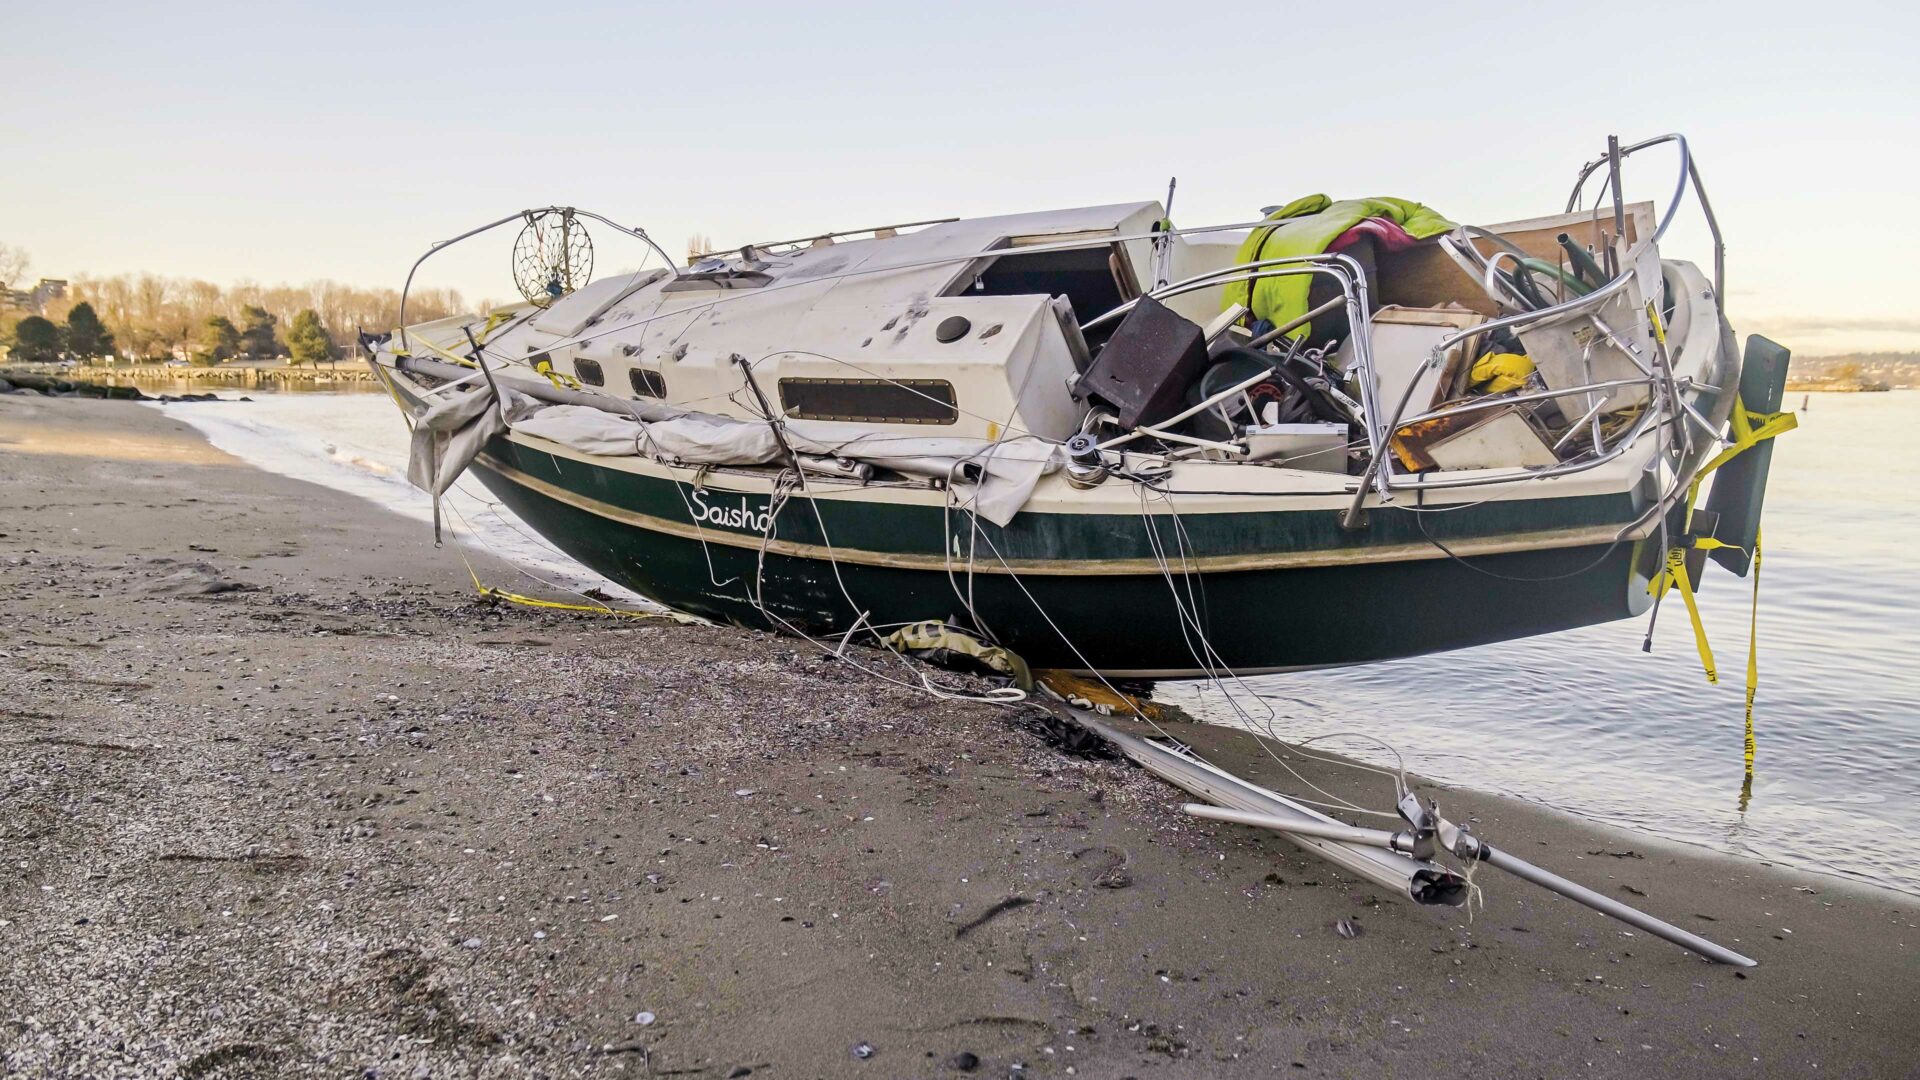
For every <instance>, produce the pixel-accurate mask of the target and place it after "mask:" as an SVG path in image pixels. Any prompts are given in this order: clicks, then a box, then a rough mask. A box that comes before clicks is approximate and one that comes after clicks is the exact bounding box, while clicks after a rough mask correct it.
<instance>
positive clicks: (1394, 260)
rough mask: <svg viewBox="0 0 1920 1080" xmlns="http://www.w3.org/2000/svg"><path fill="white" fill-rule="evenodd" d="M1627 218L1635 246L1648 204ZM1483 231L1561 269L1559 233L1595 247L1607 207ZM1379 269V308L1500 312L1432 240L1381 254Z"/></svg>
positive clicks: (1608, 227) (1648, 222) (1609, 223)
mask: <svg viewBox="0 0 1920 1080" xmlns="http://www.w3.org/2000/svg"><path fill="white" fill-rule="evenodd" d="M1626 217H1627V241H1628V242H1629V243H1637V242H1638V241H1639V238H1640V237H1642V236H1645V235H1648V234H1650V233H1651V232H1652V231H1653V228H1654V218H1653V204H1652V203H1650V202H1642V203H1630V204H1629V205H1628V206H1627V215H1626ZM1486 229H1487V231H1488V232H1492V233H1497V234H1499V235H1500V236H1501V237H1502V238H1503V239H1505V240H1506V241H1507V242H1508V243H1510V244H1512V245H1513V246H1515V247H1517V248H1519V249H1520V250H1522V251H1524V252H1526V253H1527V254H1528V255H1531V256H1533V257H1535V258H1538V259H1544V260H1546V261H1547V262H1550V263H1555V264H1560V263H1564V262H1565V261H1566V253H1565V252H1564V251H1563V250H1561V247H1560V244H1559V239H1558V238H1559V236H1560V234H1561V233H1566V234H1567V235H1569V236H1571V237H1572V238H1573V239H1574V240H1575V241H1576V242H1578V243H1580V244H1582V245H1587V244H1592V245H1594V246H1595V247H1598V246H1599V244H1600V234H1601V233H1602V232H1611V231H1612V229H1613V214H1612V211H1611V210H1610V209H1609V208H1607V207H1602V208H1601V210H1600V211H1599V220H1598V221H1597V222H1596V220H1595V215H1594V212H1592V211H1586V212H1581V213H1573V214H1557V215H1554V216H1552V217H1538V218H1526V219H1524V220H1521V221H1509V222H1504V223H1502V224H1499V225H1489V226H1486ZM1475 246H1476V247H1478V248H1479V249H1480V251H1481V253H1482V254H1488V255H1490V254H1492V253H1493V251H1494V247H1493V245H1492V244H1490V243H1487V242H1486V241H1476V242H1475ZM1379 270H1380V279H1379V280H1380V289H1379V292H1380V295H1379V297H1378V298H1377V300H1376V302H1377V303H1378V304H1380V305H1386V304H1399V305H1401V306H1403V307H1429V308H1431V307H1444V306H1445V305H1447V304H1448V303H1450V302H1451V303H1457V304H1460V305H1462V306H1464V307H1467V308H1471V309H1472V310H1474V311H1477V312H1479V313H1480V314H1482V315H1486V316H1488V317H1492V316H1495V315H1498V314H1499V313H1500V309H1499V307H1498V306H1497V305H1495V304H1494V302H1493V301H1492V300H1491V299H1490V298H1489V297H1488V296H1487V294H1486V292H1485V291H1484V290H1482V289H1481V288H1480V283H1479V282H1477V281H1475V280H1473V278H1472V277H1471V276H1469V275H1468V274H1467V273H1466V272H1465V271H1463V270H1461V269H1460V267H1459V266H1457V265H1455V263H1454V261H1453V260H1452V259H1450V258H1448V257H1447V254H1446V253H1445V252H1443V251H1441V250H1440V247H1439V244H1438V243H1437V242H1436V241H1431V240H1430V241H1427V242H1425V243H1422V244H1420V245H1418V246H1417V247H1414V248H1411V249H1409V250H1407V251H1401V252H1393V253H1386V252H1382V253H1381V254H1380V256H1379Z"/></svg>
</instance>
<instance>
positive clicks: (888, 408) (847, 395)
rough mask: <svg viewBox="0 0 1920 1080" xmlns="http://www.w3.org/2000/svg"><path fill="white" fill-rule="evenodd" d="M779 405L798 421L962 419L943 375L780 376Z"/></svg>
mask: <svg viewBox="0 0 1920 1080" xmlns="http://www.w3.org/2000/svg"><path fill="white" fill-rule="evenodd" d="M780 408H781V410H782V411H784V412H785V413H786V414H787V415H788V416H791V417H794V418H795V419H799V420H852V421H860V422H865V423H874V424H951V423H953V422H954V421H956V420H958V419H959V418H960V408H959V405H958V404H957V402H956V399H955V398H954V396H953V384H952V383H950V382H947V381H946V380H945V379H781V380H780Z"/></svg>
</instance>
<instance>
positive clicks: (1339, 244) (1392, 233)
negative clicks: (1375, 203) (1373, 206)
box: [1327, 217, 1420, 251]
mask: <svg viewBox="0 0 1920 1080" xmlns="http://www.w3.org/2000/svg"><path fill="white" fill-rule="evenodd" d="M1368 236H1370V237H1372V238H1373V243H1374V246H1376V247H1378V248H1379V249H1380V250H1382V251H1405V250H1407V249H1408V248H1410V247H1412V246H1413V245H1415V244H1417V243H1419V242H1420V241H1418V240H1415V239H1414V238H1413V237H1412V236H1410V235H1408V233H1407V230H1405V229H1403V228H1401V227H1400V226H1399V224H1398V223H1397V222H1395V221H1394V220H1393V219H1391V218H1383V217H1370V218H1367V219H1366V220H1364V221H1362V222H1360V223H1359V224H1357V225H1355V226H1354V227H1353V228H1351V229H1348V230H1347V231H1346V232H1343V233H1341V234H1340V235H1339V236H1337V237H1335V238H1334V241H1333V243H1331V244H1328V245H1327V250H1328V251H1344V250H1346V249H1347V248H1350V247H1352V246H1353V245H1355V244H1357V243H1359V242H1360V240H1361V238H1363V237H1368Z"/></svg>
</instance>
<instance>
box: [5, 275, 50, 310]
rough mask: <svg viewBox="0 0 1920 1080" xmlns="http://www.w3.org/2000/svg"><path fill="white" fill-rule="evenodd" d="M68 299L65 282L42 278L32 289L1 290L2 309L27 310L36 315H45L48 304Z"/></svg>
mask: <svg viewBox="0 0 1920 1080" xmlns="http://www.w3.org/2000/svg"><path fill="white" fill-rule="evenodd" d="M66 298H67V283H66V282H65V281H62V280H60V279H59V278H41V279H40V283H39V284H38V285H35V286H34V287H33V288H31V289H0V308H9V307H14V308H25V309H26V310H27V311H29V312H31V313H33V314H35V315H45V314H46V313H47V305H48V304H51V303H52V302H54V301H55V300H64V299H66Z"/></svg>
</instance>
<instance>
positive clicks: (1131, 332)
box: [1073, 296, 1208, 428]
mask: <svg viewBox="0 0 1920 1080" xmlns="http://www.w3.org/2000/svg"><path fill="white" fill-rule="evenodd" d="M1207 359H1208V358H1207V343H1206V340H1205V338H1204V332H1203V331H1202V330H1201V329H1200V327H1199V325H1198V324H1196V323H1193V322H1191V321H1189V320H1187V319H1183V318H1181V317H1180V316H1178V315H1176V314H1174V313H1173V311H1172V310H1171V309H1169V308H1168V307H1167V306H1166V305H1165V304H1162V303H1160V302H1159V301H1157V300H1155V299H1153V298H1152V297H1146V296H1143V297H1141V298H1140V300H1139V302H1138V303H1136V304H1134V306H1133V308H1132V310H1130V311H1128V312H1127V314H1126V317H1125V318H1122V319H1121V320H1120V325H1119V326H1118V327H1116V328H1115V329H1114V331H1113V336H1112V337H1110V338H1108V339H1107V344H1106V346H1105V347H1104V348H1102V349H1101V350H1100V355H1099V356H1097V357H1095V358H1094V361H1093V366H1091V367H1089V368H1088V369H1087V372H1086V374H1084V375H1082V376H1080V381H1079V382H1077V383H1075V384H1074V387H1073V396H1074V397H1076V398H1082V399H1085V398H1089V397H1091V398H1097V399H1099V400H1100V401H1103V402H1105V403H1107V404H1108V405H1111V406H1113V409H1114V412H1115V413H1117V414H1118V416H1119V422H1120V426H1121V427H1123V428H1136V427H1139V426H1140V425H1142V424H1155V423H1158V422H1160V421H1162V420H1165V419H1166V418H1167V417H1169V416H1172V415H1174V414H1175V413H1177V412H1179V411H1180V410H1181V409H1182V408H1184V407H1185V406H1186V399H1187V387H1189V386H1191V385H1192V384H1193V381H1194V380H1195V379H1197V378H1199V377H1200V373H1201V371H1202V370H1203V369H1205V368H1206V366H1207Z"/></svg>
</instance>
